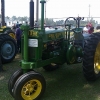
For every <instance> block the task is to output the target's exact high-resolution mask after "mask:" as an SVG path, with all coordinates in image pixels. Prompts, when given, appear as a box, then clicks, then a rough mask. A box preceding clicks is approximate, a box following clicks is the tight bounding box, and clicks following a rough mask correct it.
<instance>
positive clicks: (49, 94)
mask: <svg viewBox="0 0 100 100" xmlns="http://www.w3.org/2000/svg"><path fill="white" fill-rule="evenodd" d="M19 60H20V56H17V57H16V59H15V60H14V61H12V62H11V63H9V64H4V65H3V68H4V69H5V70H6V71H5V72H0V100H14V99H13V98H12V97H11V95H10V94H9V92H8V87H7V84H8V80H9V77H10V75H11V74H12V73H13V72H15V71H16V70H17V69H18V68H20V67H19ZM36 70H37V71H38V72H39V73H42V74H43V76H44V78H45V80H46V91H45V93H44V95H43V97H42V98H41V100H100V79H98V80H97V81H95V82H87V81H86V80H85V78H84V76H83V72H82V65H81V64H75V65H66V64H64V65H63V66H60V68H59V69H57V70H56V71H52V72H46V71H45V70H44V69H43V68H38V69H36Z"/></svg>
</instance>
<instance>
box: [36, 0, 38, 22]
mask: <svg viewBox="0 0 100 100" xmlns="http://www.w3.org/2000/svg"><path fill="white" fill-rule="evenodd" d="M36 21H37V22H38V21H39V0H36Z"/></svg>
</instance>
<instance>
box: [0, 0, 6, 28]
mask: <svg viewBox="0 0 100 100" xmlns="http://www.w3.org/2000/svg"><path fill="white" fill-rule="evenodd" d="M1 24H2V26H5V0H1Z"/></svg>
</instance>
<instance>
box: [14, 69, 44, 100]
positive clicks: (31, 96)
mask: <svg viewBox="0 0 100 100" xmlns="http://www.w3.org/2000/svg"><path fill="white" fill-rule="evenodd" d="M45 88H46V82H45V79H44V77H43V76H42V75H41V74H39V73H34V71H30V72H27V73H25V74H23V75H22V76H20V77H19V78H18V80H17V81H16V83H15V85H14V89H13V93H14V98H15V100H38V99H39V98H40V97H41V96H42V95H43V93H44V91H45Z"/></svg>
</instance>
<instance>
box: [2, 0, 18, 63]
mask: <svg viewBox="0 0 100 100" xmlns="http://www.w3.org/2000/svg"><path fill="white" fill-rule="evenodd" d="M4 5H5V4H4V0H1V19H2V20H1V22H2V26H1V25H0V56H1V57H0V58H1V62H2V63H8V62H11V61H12V60H13V59H14V58H15V55H16V52H17V45H16V41H15V33H14V32H13V31H12V30H11V28H10V27H7V26H6V25H5V7H4ZM1 22H0V23H1Z"/></svg>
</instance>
